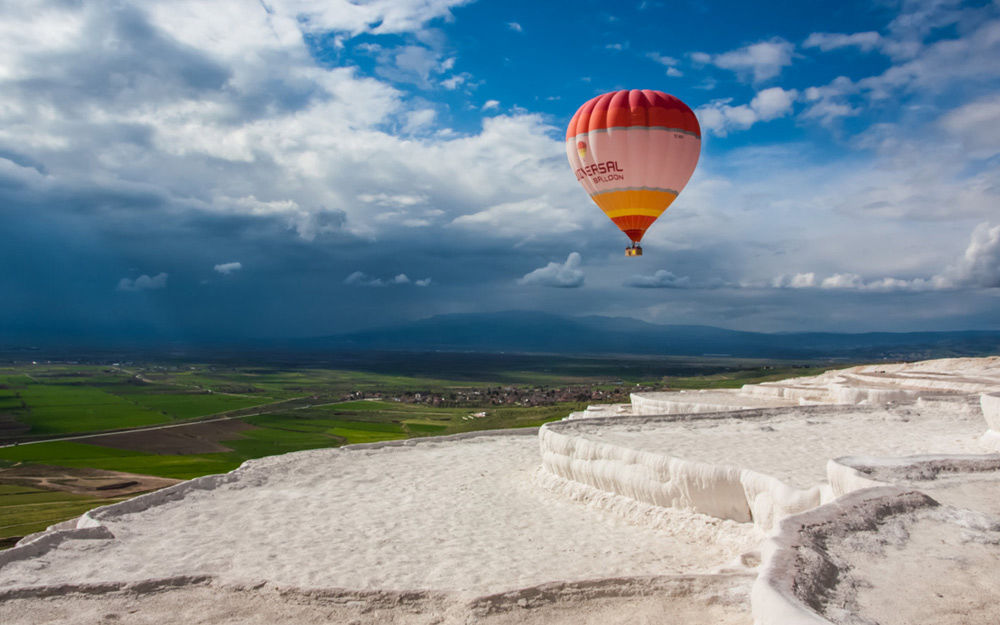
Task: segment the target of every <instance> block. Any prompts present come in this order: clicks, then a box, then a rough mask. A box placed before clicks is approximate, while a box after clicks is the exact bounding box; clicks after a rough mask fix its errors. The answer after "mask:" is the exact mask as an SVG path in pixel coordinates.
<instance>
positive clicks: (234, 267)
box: [215, 262, 243, 276]
mask: <svg viewBox="0 0 1000 625" xmlns="http://www.w3.org/2000/svg"><path fill="white" fill-rule="evenodd" d="M241 269H243V263H239V262H233V263H221V264H219V265H216V266H215V271H217V272H219V273H221V274H222V275H224V276H228V275H229V274H231V273H233V272H234V271H239V270H241Z"/></svg>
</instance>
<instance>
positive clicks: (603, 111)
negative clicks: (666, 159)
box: [566, 89, 701, 139]
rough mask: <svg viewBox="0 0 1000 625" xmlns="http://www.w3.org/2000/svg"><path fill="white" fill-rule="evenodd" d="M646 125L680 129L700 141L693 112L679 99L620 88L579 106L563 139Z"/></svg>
mask: <svg viewBox="0 0 1000 625" xmlns="http://www.w3.org/2000/svg"><path fill="white" fill-rule="evenodd" d="M630 126H647V127H657V128H669V129H671V130H680V131H682V132H686V133H689V134H693V135H694V136H696V137H698V138H699V139H700V138H701V126H699V125H698V118H697V117H695V115H694V112H693V111H692V110H691V109H690V108H688V105H687V104H684V103H683V102H681V101H680V100H679V99H677V98H675V97H674V96H672V95H670V94H669V93H663V92H662V91H653V90H651V89H632V90H627V89H623V90H621V91H612V92H610V93H605V94H604V95H599V96H597V97H596V98H593V99H592V100H589V101H588V102H587V103H585V104H584V105H583V106H581V107H580V108H579V109H578V110H577V112H576V114H575V115H573V119H571V120H570V122H569V127H567V128H566V138H567V139H571V138H573V137H575V136H577V135H579V134H581V133H586V132H590V131H593V130H604V129H607V128H627V127H630Z"/></svg>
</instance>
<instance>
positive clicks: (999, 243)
mask: <svg viewBox="0 0 1000 625" xmlns="http://www.w3.org/2000/svg"><path fill="white" fill-rule="evenodd" d="M936 278H939V279H940V280H942V281H944V282H947V283H948V284H953V285H956V286H966V287H974V288H975V287H978V288H998V287H1000V225H997V226H990V224H988V223H981V224H979V225H978V226H976V228H975V229H974V230H973V231H972V237H971V238H970V240H969V246H968V247H967V248H965V254H963V255H962V257H961V258H960V259H959V260H958V262H956V263H955V264H954V265H952V266H950V267H948V269H946V270H945V271H944V273H942V275H941V276H936Z"/></svg>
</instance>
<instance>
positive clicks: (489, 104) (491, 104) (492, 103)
mask: <svg viewBox="0 0 1000 625" xmlns="http://www.w3.org/2000/svg"><path fill="white" fill-rule="evenodd" d="M498 108H500V100H487V101H486V102H485V103H484V104H483V108H482V110H484V111H490V110H496V109H498Z"/></svg>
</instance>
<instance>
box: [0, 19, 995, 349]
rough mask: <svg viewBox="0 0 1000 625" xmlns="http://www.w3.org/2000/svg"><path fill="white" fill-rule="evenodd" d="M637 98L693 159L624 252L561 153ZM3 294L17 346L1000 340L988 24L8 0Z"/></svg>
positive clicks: (1, 56) (0, 181)
mask: <svg viewBox="0 0 1000 625" xmlns="http://www.w3.org/2000/svg"><path fill="white" fill-rule="evenodd" d="M629 88H639V89H656V90H661V91H665V92H667V93H670V94H673V95H675V96H677V97H679V98H680V99H681V100H683V101H684V102H686V103H687V104H688V105H689V106H690V107H691V108H692V109H693V110H694V111H695V113H696V115H697V116H698V118H699V120H700V123H701V126H702V132H703V136H702V152H701V159H700V162H699V165H698V168H697V170H696V171H695V173H694V176H693V177H692V179H691V181H690V182H689V184H688V185H687V187H686V188H685V189H684V191H683V192H682V193H681V195H680V196H679V198H678V199H677V201H676V202H674V204H673V205H672V206H671V207H670V209H669V210H668V211H667V212H666V213H665V214H664V216H663V217H661V219H660V220H659V221H657V223H656V224H654V225H653V226H652V227H651V228H650V230H649V231H648V233H647V234H646V237H645V239H644V240H643V247H644V248H645V255H644V256H643V257H641V258H626V257H625V256H624V254H623V250H624V248H625V246H626V245H627V244H628V240H627V238H626V237H625V236H624V235H623V234H622V233H621V232H620V231H619V230H618V229H617V228H616V227H615V226H614V225H613V224H612V223H611V222H610V221H609V220H608V219H607V218H606V217H605V216H604V214H603V213H602V212H601V211H600V210H599V209H598V208H597V207H596V206H595V205H594V204H593V203H592V202H591V200H590V199H589V198H588V197H587V195H586V193H585V192H584V191H583V189H582V188H581V187H580V186H579V185H578V184H577V182H576V179H575V176H574V175H573V172H572V170H571V169H570V167H569V165H568V163H567V162H566V153H565V148H564V145H563V142H564V136H565V128H566V125H567V123H568V122H569V120H570V118H571V117H572V115H573V113H574V112H575V111H576V109H577V108H578V107H579V106H580V105H581V104H583V103H584V102H586V101H587V100H589V99H591V98H593V97H595V96H596V95H599V94H602V93H605V92H608V91H612V90H617V89H629ZM0 268H2V269H3V270H2V271H0V342H3V341H6V342H8V343H11V342H14V343H16V342H30V341H43V340H55V341H58V340H66V341H69V340H81V339H84V338H88V337H90V338H100V339H107V340H113V339H114V338H116V337H133V338H135V337H149V338H171V339H188V340H204V339H210V338H219V339H225V340H228V339H245V338H278V337H306V336H316V335H328V334H336V333H340V332H349V331H354V330H359V329H364V328H371V327H377V326H382V325H392V324H397V323H402V322H406V321H408V320H413V319H418V318H423V317H428V316H432V315H437V314H447V313H471V312H492V311H502V310H538V311H545V312H551V313H557V314H566V315H608V316H628V317H635V318H638V319H642V320H645V321H649V322H653V323H663V324H705V325H715V326H720V327H726V328H732V329H738V330H754V331H764V332H788V331H800V330H824V331H834V332H861V331H881V330H899V331H914V330H954V329H1000V2H992V3H991V2H972V3H965V2H952V1H948V0H913V1H910V0H905V1H903V2H896V1H885V2H851V1H843V0H838V1H836V2H828V3H820V2H815V3H813V2H803V3H786V2H781V3H768V2H757V3H746V2H695V1H679V2H653V1H648V0H647V1H635V2H628V1H623V2H620V3H607V2H592V1H589V0H579V1H575V2H561V1H552V2H537V1H531V2H520V1H517V0H507V1H504V2H498V1H496V0H479V1H478V2H476V1H469V0H373V1H370V2H347V1H346V0H213V1H212V2H197V1H192V0H141V1H139V0H136V1H131V2H130V1H127V0H101V1H98V0H93V1H72V0H51V1H50V0H37V1H33V2H23V1H21V0H0Z"/></svg>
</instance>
